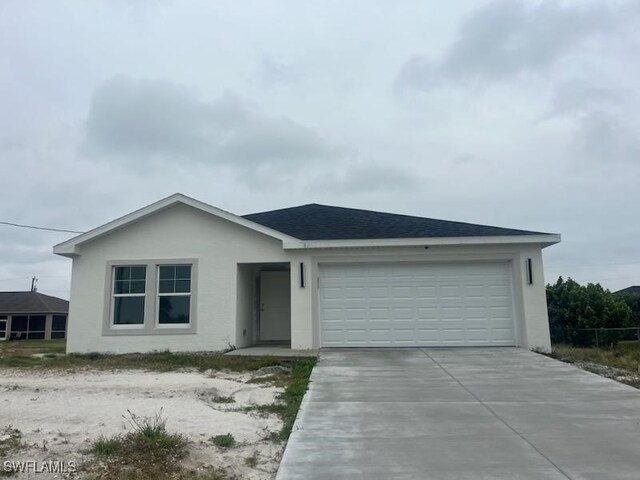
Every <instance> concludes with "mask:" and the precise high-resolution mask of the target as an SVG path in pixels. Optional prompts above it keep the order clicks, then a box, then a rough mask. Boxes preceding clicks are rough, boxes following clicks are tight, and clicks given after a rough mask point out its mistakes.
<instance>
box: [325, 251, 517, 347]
mask: <svg viewBox="0 0 640 480" xmlns="http://www.w3.org/2000/svg"><path fill="white" fill-rule="evenodd" d="M320 330H321V331H320V335H321V344H322V346H324V347H358V346H362V347H400V346H403V347H406V346H465V345H466V346H479V345H494V346H498V345H500V346H502V345H505V346H506V345H515V332H514V321H513V299H512V293H511V269H510V265H509V263H507V262H491V263H428V264H426V263H417V264H414V263H395V264H389V263H384V264H383V263H376V264H331V265H320Z"/></svg>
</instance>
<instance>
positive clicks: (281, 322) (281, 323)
mask: <svg viewBox="0 0 640 480" xmlns="http://www.w3.org/2000/svg"><path fill="white" fill-rule="evenodd" d="M260 340H261V341H277V340H291V288H290V276H289V272H288V271H276V272H268V271H267V272H261V273H260Z"/></svg>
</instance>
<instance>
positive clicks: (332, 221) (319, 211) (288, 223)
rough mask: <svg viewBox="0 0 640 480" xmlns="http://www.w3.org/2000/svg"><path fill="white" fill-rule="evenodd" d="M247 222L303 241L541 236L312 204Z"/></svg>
mask: <svg viewBox="0 0 640 480" xmlns="http://www.w3.org/2000/svg"><path fill="white" fill-rule="evenodd" d="M244 218H246V219H247V220H251V221H252V222H256V223H259V224H260V225H264V226H265V227H269V228H272V229H274V230H277V231H279V232H282V233H285V234H287V235H290V236H292V237H295V238H298V239H300V240H352V239H383V238H428V237H485V236H504V235H509V236H511V235H540V234H541V233H540V232H529V231H525V230H514V229H512V228H500V227H491V226H487V225H474V224H472V223H462V222H451V221H448V220H436V219H433V218H422V217H412V216H409V215H397V214H394V213H382V212H373V211H370V210H359V209H355V208H342V207H330V206H327V205H318V204H316V203H311V204H309V205H302V206H300V207H291V208H283V209H281V210H272V211H270V212H262V213H252V214H250V215H245V216H244Z"/></svg>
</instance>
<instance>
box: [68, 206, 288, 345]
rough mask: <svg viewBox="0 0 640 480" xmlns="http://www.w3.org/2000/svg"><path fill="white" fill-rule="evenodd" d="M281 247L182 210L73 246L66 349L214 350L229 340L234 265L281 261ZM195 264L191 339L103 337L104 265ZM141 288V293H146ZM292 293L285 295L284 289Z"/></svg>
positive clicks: (173, 209) (283, 255)
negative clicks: (172, 261) (192, 261)
mask: <svg viewBox="0 0 640 480" xmlns="http://www.w3.org/2000/svg"><path fill="white" fill-rule="evenodd" d="M289 257H290V255H289V254H287V253H286V252H284V251H283V249H282V242H281V241H279V240H277V239H274V238H271V237H268V236H266V235H263V234H261V233H257V232H255V231H251V230H249V229H247V228H245V227H242V226H239V225H236V224H234V223H232V222H229V221H227V220H223V219H220V218H217V217H214V216H212V215H208V214H206V213H203V212H200V211H198V210H196V209H193V208H191V207H188V206H183V205H178V206H174V207H171V208H169V209H167V210H164V211H161V212H158V213H157V214H155V215H152V216H150V217H148V218H145V219H143V220H141V221H139V222H137V223H134V224H131V225H128V226H127V227H126V228H124V229H121V230H119V231H116V232H113V233H111V234H109V235H107V236H105V237H102V238H99V239H96V240H94V241H92V242H90V243H88V244H86V245H82V246H81V247H80V256H78V257H76V258H74V260H73V272H72V284H71V304H70V312H69V336H68V341H67V349H68V351H69V352H88V351H110V352H116V353H121V352H134V351H149V350H163V349H171V350H176V351H178V350H184V351H186V350H192V351H196V350H217V349H223V348H225V347H227V346H228V345H234V344H235V343H236V308H237V303H236V292H237V286H238V284H237V278H236V276H237V264H238V263H243V262H246V263H250V262H286V261H288V260H289ZM184 258H193V259H197V262H198V268H197V278H194V279H193V280H194V283H193V286H192V288H196V289H197V302H196V305H195V309H196V310H195V313H196V333H195V334H176V335H169V334H151V335H103V319H104V315H105V308H108V307H109V306H108V305H105V303H106V302H105V291H106V289H107V288H108V286H107V285H106V283H107V279H108V276H109V275H108V262H113V261H123V262H124V263H127V262H128V261H130V262H136V261H140V260H148V259H154V260H156V259H157V260H170V259H184ZM154 289H155V286H154V285H147V292H152V293H153V292H154ZM292 293H293V292H292Z"/></svg>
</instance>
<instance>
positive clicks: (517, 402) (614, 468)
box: [276, 348, 640, 480]
mask: <svg viewBox="0 0 640 480" xmlns="http://www.w3.org/2000/svg"><path fill="white" fill-rule="evenodd" d="M311 379H312V383H311V386H310V389H309V392H308V393H307V395H306V396H305V399H304V401H303V404H302V408H301V410H300V413H299V415H298V420H297V425H296V426H295V427H294V431H293V433H292V434H291V437H290V439H289V443H288V445H287V448H286V451H285V453H284V457H283V460H282V463H281V465H280V470H279V471H278V475H277V477H276V478H277V480H299V479H305V480H312V479H322V480H326V479H332V478H336V479H343V478H344V479H350V480H351V479H367V480H377V479H381V480H382V479H384V480H393V479H432V480H488V479H491V480H499V479H504V480H529V479H530V480H544V479H558V480H566V479H576V480H577V479H580V480H584V479H593V480H616V479H626V480H637V479H638V478H640V391H638V390H636V389H634V388H632V387H629V386H626V385H622V384H619V383H617V382H614V381H612V380H608V379H606V378H603V377H600V376H597V375H594V374H591V373H587V372H584V371H582V370H579V369H577V368H575V367H573V366H571V365H567V364H564V363H561V362H558V361H555V360H552V359H550V358H547V357H545V356H542V355H538V354H535V353H532V352H529V351H526V350H522V349H518V348H475V349H466V348H465V349H419V348H413V349H398V350H396V349H393V350H391V349H377V350H370V349H362V350H328V351H327V350H322V351H321V353H320V362H319V364H318V366H317V367H316V368H315V369H314V372H313V374H312V377H311Z"/></svg>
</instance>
